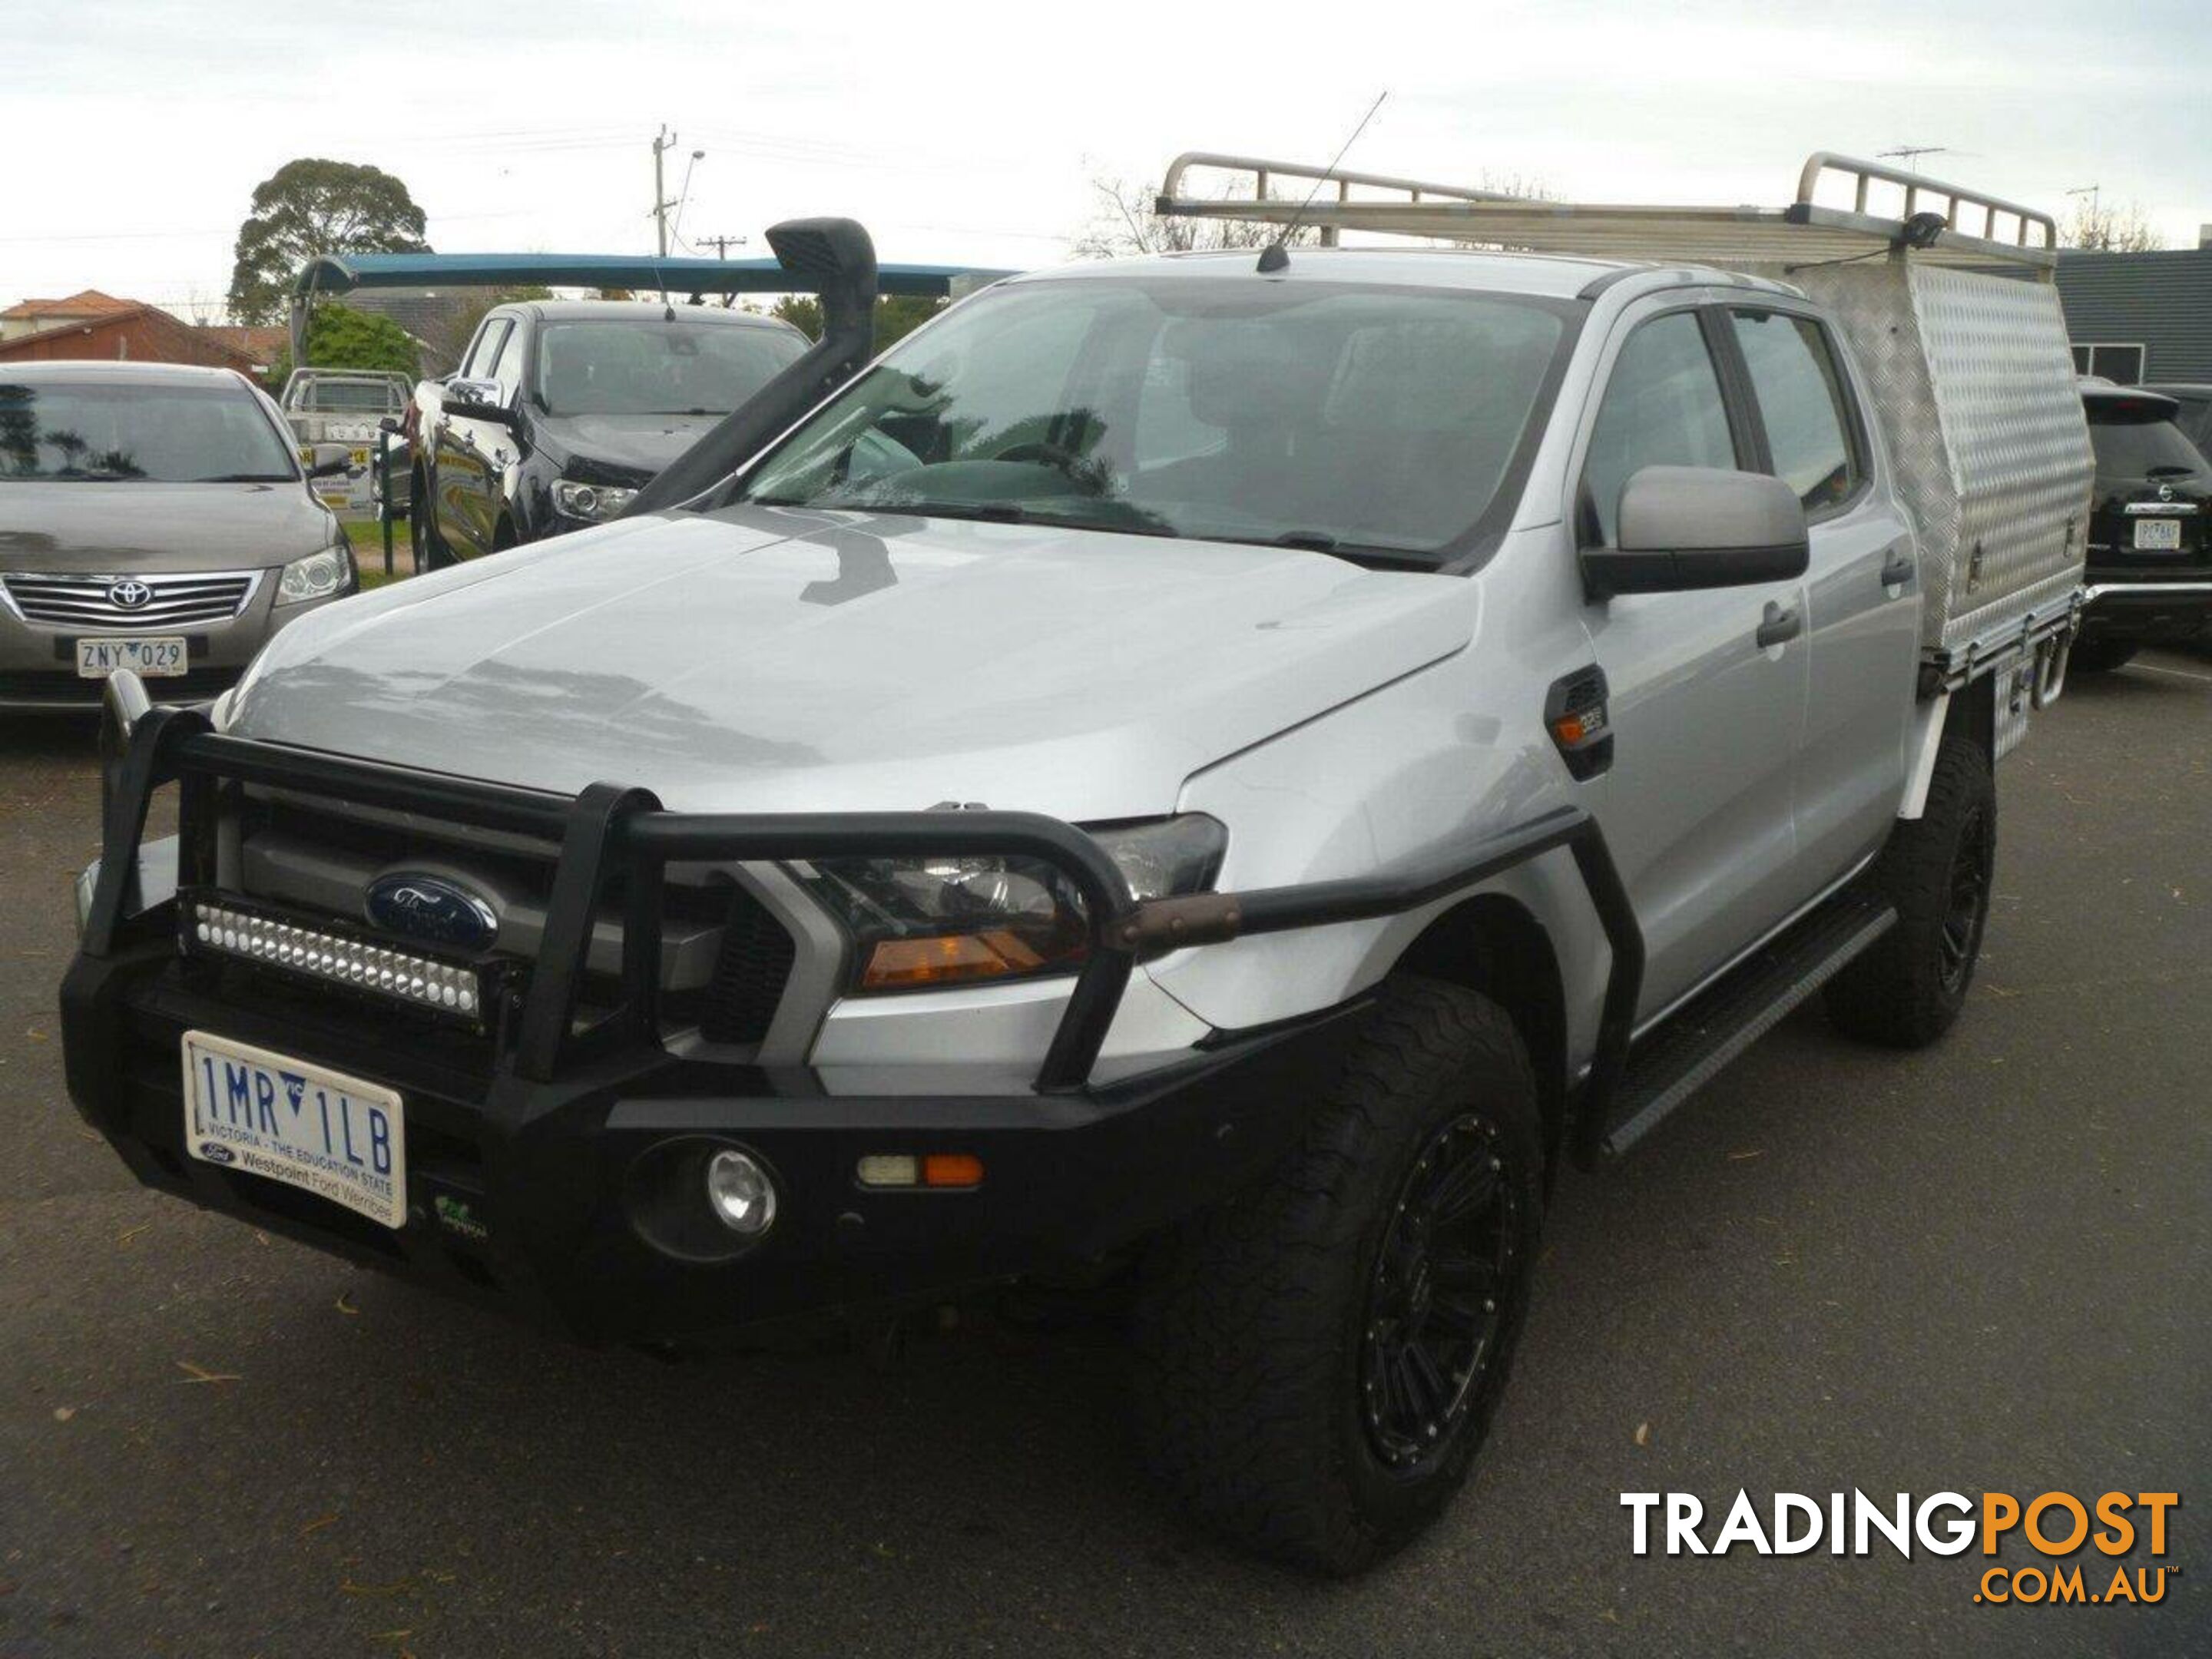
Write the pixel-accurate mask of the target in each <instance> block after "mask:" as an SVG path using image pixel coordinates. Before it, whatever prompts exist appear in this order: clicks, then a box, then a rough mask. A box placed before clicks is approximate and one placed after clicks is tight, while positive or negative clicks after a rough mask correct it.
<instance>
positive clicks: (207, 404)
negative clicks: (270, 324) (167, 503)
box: [0, 380, 300, 483]
mask: <svg viewBox="0 0 2212 1659" xmlns="http://www.w3.org/2000/svg"><path fill="white" fill-rule="evenodd" d="M299 476H300V475H299V471H298V470H297V468H296V467H295V465H294V464H293V460H292V451H291V447H290V446H289V444H288V443H287V442H286V441H285V440H284V439H283V437H281V436H280V435H278V433H277V431H276V427H275V426H274V425H273V424H271V423H270V420H269V418H268V417H267V416H265V415H264V414H263V413H262V411H261V407H260V405H259V404H257V403H256V402H255V401H254V400H253V398H252V395H251V394H250V393H248V392H246V390H245V389H244V388H243V387H242V386H220V385H206V386H145V385H141V386H120V385H118V386H93V385H82V384H80V385H76V386H71V385H69V384H68V383H66V382H56V381H48V380H40V381H33V382H25V381H14V382H9V381H7V380H0V479H26V478H39V479H68V480H72V481H82V482H90V483H115V482H121V481H129V482H133V483H290V482H291V481H292V480H293V479H295V478H297V477H299Z"/></svg>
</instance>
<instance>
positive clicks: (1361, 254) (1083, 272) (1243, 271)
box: [996, 247, 1796, 300]
mask: <svg viewBox="0 0 2212 1659" xmlns="http://www.w3.org/2000/svg"><path fill="white" fill-rule="evenodd" d="M1259 253H1260V251H1259V249H1257V248H1230V249H1223V250H1209V251H1207V252H1202V253H1159V254H1152V255H1148V256H1146V257H1144V258H1132V259H1108V260H1091V261H1085V262H1079V263H1078V264H1066V265H1060V266H1058V267H1055V268H1054V269H1052V270H1037V271H1030V272H1026V273H1024V275H1022V276H1012V277H1008V278H1006V281H1005V282H1003V283H999V284H996V286H999V287H1002V288H1003V287H1008V286H1012V285H1015V284H1020V283H1036V282H1063V281H1070V280H1073V281H1081V280H1082V279H1084V278H1085V277H1095V276H1112V275H1132V274H1133V275H1144V274H1147V273H1158V274H1162V275H1169V274H1171V275H1174V276H1206V277H1215V278H1224V279H1233V278H1236V277H1239V276H1243V277H1253V278H1257V277H1258V272H1257V270H1256V268H1255V266H1256V262H1257V260H1258V258H1259ZM1639 272H1650V273H1652V274H1653V275H1655V276H1661V275H1663V276H1667V277H1669V278H1672V279H1673V280H1674V281H1675V282H1681V283H1715V284H1718V285H1723V286H1726V287H1730V288H1747V287H1748V288H1754V289H1764V290H1765V291H1767V292H1770V293H1775V294H1795V293H1796V290H1795V289H1790V288H1786V287H1784V285H1783V284H1782V283H1772V282H1768V281H1765V279H1763V278H1760V277H1756V276H1745V275H1742V274H1741V273H1738V272H1735V271H1728V270H1720V269H1717V268H1713V267H1707V266H1703V265H1683V264H1674V263H1668V264H1649V263H1645V262H1643V261H1638V260H1624V259H1591V258H1580V257H1577V256H1575V255H1571V254H1556V253H1504V252H1485V251H1483V250H1480V249H1474V248H1456V247H1411V248H1407V247H1294V248H1292V249H1291V250H1290V263H1289V264H1288V265H1286V266H1285V268H1284V269H1283V270H1281V271H1279V272H1277V273H1274V274H1273V275H1271V276H1268V277H1267V278H1266V279H1265V280H1267V281H1270V282H1282V281H1285V280H1287V281H1291V282H1296V281H1297V280H1299V279H1301V278H1304V279H1305V280H1308V281H1312V282H1328V283H1373V284H1376V285H1389V286H1402V287H1406V288H1425V289H1437V288H1455V289H1466V290H1468V292H1470V293H1486V294H1520V295H1531V296H1534V297H1537V298H1544V299H1564V300H1571V299H1575V298H1578V297H1582V296H1583V295H1585V293H1586V291H1588V290H1589V289H1592V288H1593V286H1594V285H1595V284H1599V283H1607V282H1609V281H1610V279H1613V278H1614V277H1617V276H1632V275H1635V274H1637V273H1639Z"/></svg>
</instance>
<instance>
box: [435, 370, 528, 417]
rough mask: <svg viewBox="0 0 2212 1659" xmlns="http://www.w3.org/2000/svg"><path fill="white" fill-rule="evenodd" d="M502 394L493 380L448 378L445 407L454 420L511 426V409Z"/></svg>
mask: <svg viewBox="0 0 2212 1659" xmlns="http://www.w3.org/2000/svg"><path fill="white" fill-rule="evenodd" d="M504 397H505V394H504V393H502V392H501V391H500V389H499V382H498V381H497V380H448V381H447V382H446V397H445V410H446V413H447V414H448V415H450V416H453V417H454V418H455V419H457V420H463V421H490V422H493V423H495V425H499V426H513V424H514V411H513V410H511V409H509V408H508V407H507V404H506V403H505V401H504Z"/></svg>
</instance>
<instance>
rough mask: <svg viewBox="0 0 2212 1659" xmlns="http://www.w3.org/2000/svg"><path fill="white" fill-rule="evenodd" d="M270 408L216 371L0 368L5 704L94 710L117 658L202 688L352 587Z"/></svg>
mask: <svg viewBox="0 0 2212 1659" xmlns="http://www.w3.org/2000/svg"><path fill="white" fill-rule="evenodd" d="M344 464H345V463H344V457H343V447H334V448H333V453H332V454H331V457H330V458H328V459H321V458H319V459H318V462H317V465H314V466H313V467H303V466H302V465H301V462H300V459H299V458H298V456H297V455H296V454H295V452H294V449H293V442H292V437H291V434H290V432H289V429H288V428H286V426H285V424H284V420H283V416H282V415H280V414H279V413H278V412H277V410H276V404H273V403H271V402H270V399H269V398H267V397H265V396H264V395H263V394H262V393H261V392H258V391H257V390H255V389H254V388H253V387H252V386H249V385H247V384H246V381H245V380H242V379H240V377H239V376H238V375H237V374H233V373H231V372H230V371H229V370H228V369H217V368H189V367H185V366H183V365H179V364H170V363H128V362H39V363H15V364H9V365H7V366H6V367H4V368H0V711H18V710H29V709H65V708H96V707H97V706H98V705H99V702H100V683H101V681H103V680H104V679H106V677H107V676H108V675H109V674H111V673H112V672H114V671H116V670H117V669H118V668H129V669H131V670H134V671H136V672H137V673H138V674H140V675H142V676H148V677H152V678H149V684H150V685H152V686H153V687H154V689H155V692H156V694H157V695H159V696H162V697H163V698H164V699H177V700H185V701H189V700H193V699H197V698H198V697H202V696H211V695H213V694H214V693H216V691H219V690H222V689H223V688H224V687H225V686H228V684H230V683H231V682H232V681H233V680H234V679H236V678H238V676H239V674H240V671H242V670H243V669H244V668H245V666H246V664H247V663H248V662H249V661H251V660H252V657H253V653H255V652H256V651H258V650H259V649H260V648H261V647H262V645H263V644H264V642H265V641H267V640H268V638H269V636H270V635H271V634H273V633H274V632H276V629H279V628H281V627H283V625H284V624H285V623H288V622H289V621H291V620H292V619H293V618H294V617H297V616H299V615H301V613H302V612H304V611H309V610H312V609H313V608H314V607H315V606H316V605H320V604H324V603H326V602H327V601H329V600H331V599H336V598H337V597H339V596H340V595H342V594H346V593H350V592H353V591H354V590H355V588H356V586H358V585H359V583H358V580H357V577H356V572H355V569H354V562H353V555H352V552H351V550H349V547H348V545H347V543H346V539H345V532H343V530H342V529H341V528H340V527H339V526H338V521H337V519H336V518H335V517H334V516H333V515H332V514H331V511H330V509H329V508H327V507H325V506H324V505H323V504H322V503H321V502H320V501H317V500H316V499H315V498H314V496H313V494H311V493H310V491H309V489H308V485H307V480H308V476H309V474H310V473H311V472H313V473H318V474H319V473H320V472H321V471H323V470H324V469H325V467H330V468H333V469H342V468H343V465H344Z"/></svg>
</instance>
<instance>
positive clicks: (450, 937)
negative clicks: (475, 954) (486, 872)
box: [362, 870, 499, 951]
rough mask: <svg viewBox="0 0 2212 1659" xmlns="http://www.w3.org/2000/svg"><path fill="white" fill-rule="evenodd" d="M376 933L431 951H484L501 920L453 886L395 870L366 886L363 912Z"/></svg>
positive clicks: (479, 900)
mask: <svg viewBox="0 0 2212 1659" xmlns="http://www.w3.org/2000/svg"><path fill="white" fill-rule="evenodd" d="M362 908H363V909H364V910H365V911H366V912H367V913H368V919H369V920H370V921H373V922H374V923H375V924H376V925H377V926H378V927H382V928H385V929H386V930H387V931H389V932H391V933H404V934H406V935H407V936H408V937H409V938H410V939H422V940H424V941H426V942H428V943H429V944H432V945H453V946H454V947H456V948H457V949H459V950H463V951H482V950H484V949H486V948H487V947H488V946H489V945H490V944H491V942H492V940H493V939H495V938H497V937H498V936H499V915H498V913H497V912H495V910H493V908H491V906H490V905H489V904H487V903H486V902H484V901H483V899H482V898H479V897H478V896H477V895H476V894H474V893H472V892H471V891H470V890H468V889H467V888H465V887H464V886H462V885H461V884H459V882H457V881H448V880H447V879H446V878H445V877H443V876H433V875H428V874H425V873H424V872H422V871H420V870H395V871H393V872H392V873H391V874H390V875H387V876H379V877H378V878H376V879H375V880H374V881H372V882H371V883H369V884H368V894H367V896H366V897H365V899H364V900H363V902H362Z"/></svg>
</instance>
